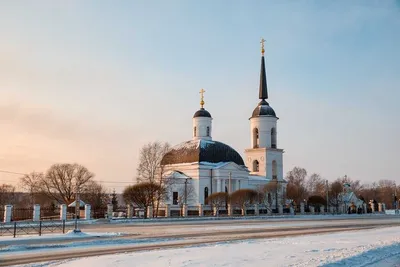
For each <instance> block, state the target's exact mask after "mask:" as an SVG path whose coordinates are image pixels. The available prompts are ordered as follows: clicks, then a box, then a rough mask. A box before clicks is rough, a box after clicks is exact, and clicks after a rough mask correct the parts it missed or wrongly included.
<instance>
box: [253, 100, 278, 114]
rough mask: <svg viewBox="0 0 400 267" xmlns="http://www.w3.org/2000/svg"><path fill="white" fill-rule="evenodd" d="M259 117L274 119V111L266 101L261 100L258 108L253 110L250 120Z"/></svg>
mask: <svg viewBox="0 0 400 267" xmlns="http://www.w3.org/2000/svg"><path fill="white" fill-rule="evenodd" d="M259 116H271V117H276V114H275V111H274V109H273V108H271V107H270V105H269V104H268V102H267V101H265V100H261V101H260V103H258V106H257V107H256V108H255V109H254V110H253V114H252V115H251V117H252V118H254V117H259Z"/></svg>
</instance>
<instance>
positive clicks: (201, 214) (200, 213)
mask: <svg viewBox="0 0 400 267" xmlns="http://www.w3.org/2000/svg"><path fill="white" fill-rule="evenodd" d="M203 215H204V212H203V204H199V217H203Z"/></svg>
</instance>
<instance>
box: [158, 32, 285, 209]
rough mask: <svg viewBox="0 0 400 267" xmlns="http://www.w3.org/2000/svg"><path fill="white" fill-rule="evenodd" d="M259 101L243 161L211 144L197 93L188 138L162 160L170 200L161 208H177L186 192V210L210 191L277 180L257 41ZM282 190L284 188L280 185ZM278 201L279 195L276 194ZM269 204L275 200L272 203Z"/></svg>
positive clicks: (273, 121) (273, 126)
mask: <svg viewBox="0 0 400 267" xmlns="http://www.w3.org/2000/svg"><path fill="white" fill-rule="evenodd" d="M261 52H262V56H261V72H260V86H259V96H258V97H259V99H260V102H259V103H258V105H257V106H256V108H255V109H254V110H253V112H252V114H251V117H250V119H249V120H250V125H249V126H250V129H249V130H250V147H249V148H248V149H246V150H245V151H244V155H245V158H244V159H243V158H242V157H241V156H240V154H239V153H238V152H237V151H236V150H235V149H233V148H232V147H231V146H229V145H227V144H225V143H223V142H220V141H217V140H213V138H212V129H213V125H212V120H213V118H212V116H211V113H210V112H209V111H207V110H206V109H205V108H204V97H203V96H204V95H203V93H204V92H205V91H204V90H203V89H202V90H201V91H200V93H201V102H200V106H201V107H200V109H199V110H197V111H196V112H195V113H194V116H193V126H192V131H191V132H192V139H191V140H188V141H185V142H182V143H180V144H178V145H176V146H174V147H172V149H171V150H170V151H169V152H168V153H167V154H166V155H165V156H164V157H163V159H162V161H161V165H162V166H163V167H164V173H166V174H167V175H166V179H169V180H172V181H173V185H172V186H171V190H170V196H168V199H167V200H166V201H165V203H166V204H172V205H177V204H178V203H179V202H181V201H182V192H183V191H182V190H184V188H185V187H186V190H189V189H188V188H190V191H191V192H188V191H186V193H185V194H186V196H187V199H186V203H187V204H188V205H199V204H205V203H206V199H207V197H208V196H209V195H211V194H212V193H215V192H228V193H232V192H234V191H236V190H239V189H244V188H249V189H254V190H257V189H259V188H261V187H262V186H264V185H265V184H267V183H268V182H270V181H271V180H273V179H276V180H277V181H278V182H279V183H282V184H283V185H286V181H285V180H284V179H283V161H282V154H283V152H284V151H283V149H281V148H279V147H278V142H277V141H278V131H277V121H278V117H277V116H276V113H275V111H274V110H273V109H272V107H271V106H270V105H269V103H268V102H267V99H268V90H267V79H266V71H265V58H264V42H263V40H262V50H261ZM282 188H283V189H282V190H284V188H286V186H282ZM279 195H280V196H282V195H283V194H282V192H280V194H279ZM273 202H274V203H273V205H274V204H275V200H273Z"/></svg>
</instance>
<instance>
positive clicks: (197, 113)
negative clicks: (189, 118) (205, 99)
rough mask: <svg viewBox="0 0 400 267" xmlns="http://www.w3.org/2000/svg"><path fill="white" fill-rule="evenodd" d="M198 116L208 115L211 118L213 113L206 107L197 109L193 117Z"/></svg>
mask: <svg viewBox="0 0 400 267" xmlns="http://www.w3.org/2000/svg"><path fill="white" fill-rule="evenodd" d="M197 117H208V118H211V114H210V112H208V111H207V110H205V109H204V108H201V109H199V110H198V111H196V113H194V115H193V118H197Z"/></svg>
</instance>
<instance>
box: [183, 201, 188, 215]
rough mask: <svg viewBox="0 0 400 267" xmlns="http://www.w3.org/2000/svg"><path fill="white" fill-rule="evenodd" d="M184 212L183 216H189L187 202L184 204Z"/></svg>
mask: <svg viewBox="0 0 400 267" xmlns="http://www.w3.org/2000/svg"><path fill="white" fill-rule="evenodd" d="M182 211H183V214H182V217H187V216H188V205H187V204H183V209H182Z"/></svg>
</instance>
